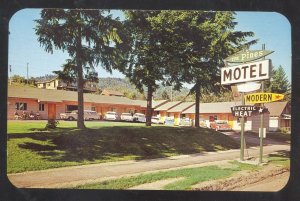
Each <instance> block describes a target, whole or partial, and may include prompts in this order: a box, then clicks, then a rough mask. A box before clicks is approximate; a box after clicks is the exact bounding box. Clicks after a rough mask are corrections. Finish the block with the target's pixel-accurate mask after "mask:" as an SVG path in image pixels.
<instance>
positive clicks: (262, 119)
mask: <svg viewBox="0 0 300 201" xmlns="http://www.w3.org/2000/svg"><path fill="white" fill-rule="evenodd" d="M262 50H265V44H263V45H262ZM264 84H265V83H264V81H262V82H261V92H262V93H264ZM260 105H261V107H264V104H263V103H261V104H260ZM263 131H264V114H263V113H261V115H260V136H259V163H260V164H261V163H262V161H263V159H262V158H263V137H264V136H263Z"/></svg>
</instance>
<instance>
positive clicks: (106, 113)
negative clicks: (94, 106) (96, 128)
mask: <svg viewBox="0 0 300 201" xmlns="http://www.w3.org/2000/svg"><path fill="white" fill-rule="evenodd" d="M106 114H116V113H114V112H107V113H106Z"/></svg>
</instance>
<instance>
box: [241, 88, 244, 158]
mask: <svg viewBox="0 0 300 201" xmlns="http://www.w3.org/2000/svg"><path fill="white" fill-rule="evenodd" d="M242 105H245V97H244V92H242ZM244 131H245V117H242V118H241V152H240V160H241V161H243V160H244V149H245V148H244V145H245V137H244Z"/></svg>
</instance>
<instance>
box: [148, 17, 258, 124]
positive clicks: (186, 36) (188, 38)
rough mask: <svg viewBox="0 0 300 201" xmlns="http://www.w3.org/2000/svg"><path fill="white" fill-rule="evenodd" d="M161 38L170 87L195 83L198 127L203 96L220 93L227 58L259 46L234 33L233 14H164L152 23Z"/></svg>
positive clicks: (244, 35)
mask: <svg viewBox="0 0 300 201" xmlns="http://www.w3.org/2000/svg"><path fill="white" fill-rule="evenodd" d="M151 23H152V27H154V30H155V31H156V33H157V34H159V35H160V37H161V41H160V44H161V47H160V55H161V59H162V61H163V65H164V67H165V69H166V75H167V77H168V79H167V81H166V82H167V83H168V84H174V86H175V88H180V87H181V86H182V83H184V82H187V83H193V84H194V87H193V88H192V89H191V92H192V93H195V98H196V107H195V108H196V109H195V126H196V127H199V112H200V111H199V103H200V97H201V93H208V92H215V93H217V92H218V91H219V90H220V89H221V88H222V86H221V85H220V72H219V71H220V67H223V66H224V63H223V59H224V58H226V57H227V56H228V55H230V54H233V53H235V52H237V51H238V50H241V49H242V48H245V47H248V46H250V45H251V44H254V43H256V40H253V41H250V42H247V40H246V38H247V37H250V36H253V35H254V34H253V32H241V31H235V30H234V27H235V25H236V22H234V13H233V12H212V11H208V12H206V11H162V12H161V13H159V15H157V16H156V17H153V18H152V19H151Z"/></svg>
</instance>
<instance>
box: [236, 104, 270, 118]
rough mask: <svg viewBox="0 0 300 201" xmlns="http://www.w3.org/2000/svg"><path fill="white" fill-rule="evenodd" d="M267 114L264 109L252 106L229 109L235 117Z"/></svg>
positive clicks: (266, 109)
mask: <svg viewBox="0 0 300 201" xmlns="http://www.w3.org/2000/svg"><path fill="white" fill-rule="evenodd" d="M267 112H268V108H266V107H256V106H253V105H238V106H233V107H231V113H232V115H233V116H235V117H251V116H255V115H259V114H264V113H267Z"/></svg>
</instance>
